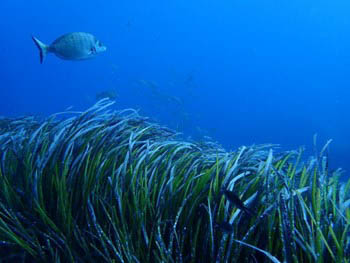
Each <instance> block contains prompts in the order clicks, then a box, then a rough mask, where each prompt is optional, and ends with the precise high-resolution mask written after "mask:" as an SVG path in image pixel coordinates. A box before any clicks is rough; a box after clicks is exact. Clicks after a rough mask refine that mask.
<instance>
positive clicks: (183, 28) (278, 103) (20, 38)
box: [0, 0, 350, 177]
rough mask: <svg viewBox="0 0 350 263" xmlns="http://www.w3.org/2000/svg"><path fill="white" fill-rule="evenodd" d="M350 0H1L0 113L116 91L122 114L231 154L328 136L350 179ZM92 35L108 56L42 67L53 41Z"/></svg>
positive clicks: (53, 106)
mask: <svg viewBox="0 0 350 263" xmlns="http://www.w3.org/2000/svg"><path fill="white" fill-rule="evenodd" d="M349 12H350V2H348V1H345V0H340V1H325V0H321V1H315V0H306V1H305V0H303V1H301V0H298V1H272V0H267V1H227V0H225V1H209V0H201V1H198V0H193V1H189V0H186V1H185V0H177V1H155V0H154V1H132V0H128V1H126V0H123V1H67V0H64V1H16V0H11V1H10V0H3V1H2V2H1V4H0V20H1V41H0V50H1V52H0V61H1V64H0V67H1V70H0V80H1V84H0V92H1V93H0V94H1V95H0V96H1V97H0V98H1V102H0V116H6V117H8V116H10V117H12V116H19V115H28V114H33V115H40V116H43V117H44V116H48V115H50V114H53V113H55V112H59V111H63V110H65V109H66V108H68V107H70V106H72V107H73V108H72V109H73V110H85V109H86V108H88V107H90V106H91V105H92V104H93V103H95V102H96V94H100V93H101V92H104V91H113V92H115V93H116V94H117V98H116V101H117V103H116V106H115V107H116V108H117V109H124V108H135V109H139V110H140V111H139V112H140V114H141V115H143V116H147V117H150V118H151V119H152V120H155V121H157V122H159V123H161V124H163V125H166V126H168V127H170V128H172V129H176V130H178V131H180V132H183V133H184V136H185V137H191V138H193V139H195V140H201V139H203V138H204V139H205V138H206V137H205V136H209V137H211V138H212V139H213V140H215V141H218V142H219V143H220V144H221V145H222V146H223V147H224V148H225V149H227V150H230V149H235V148H237V147H239V146H241V145H251V144H261V143H274V144H280V145H281V147H282V149H288V150H289V149H297V148H299V147H300V146H305V147H306V151H307V152H311V153H312V152H313V135H314V134H316V133H317V134H318V145H319V147H321V146H322V145H323V144H324V143H325V142H326V141H327V140H328V139H333V142H332V143H331V146H330V155H329V158H330V165H331V167H333V168H337V167H342V168H344V169H345V170H346V173H345V176H346V177H347V176H348V175H349V173H348V171H349V170H350V162H349V146H350V142H349V135H348V134H349V131H350V118H349V112H350V105H349V96H350V89H349V85H350V79H349V70H350V34H349V28H350V17H349V15H348V14H349ZM75 31H83V32H90V33H92V34H94V35H95V36H96V37H97V38H98V39H99V40H101V41H102V42H103V43H104V44H105V45H106V46H107V52H105V53H104V54H102V55H101V56H98V57H96V58H94V59H92V60H87V61H81V62H71V61H64V60H60V59H58V58H56V57H54V56H53V55H49V56H48V57H47V58H46V59H45V61H44V63H43V64H42V65H41V64H40V62H39V54H38V50H37V48H36V47H35V45H34V43H33V42H32V40H31V36H32V35H34V36H35V37H37V38H38V39H40V40H41V41H43V42H44V43H47V44H49V43H51V42H52V41H54V40H55V39H56V38H57V37H59V36H61V35H62V34H65V33H68V32H75Z"/></svg>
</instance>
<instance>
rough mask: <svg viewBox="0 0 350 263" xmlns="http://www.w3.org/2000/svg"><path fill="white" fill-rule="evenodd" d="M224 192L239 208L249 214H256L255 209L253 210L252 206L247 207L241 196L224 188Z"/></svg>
mask: <svg viewBox="0 0 350 263" xmlns="http://www.w3.org/2000/svg"><path fill="white" fill-rule="evenodd" d="M222 192H223V194H224V195H225V197H226V198H227V199H228V200H229V201H230V202H231V203H233V204H234V205H235V206H237V207H238V208H239V209H241V210H242V211H244V212H245V213H247V214H249V215H251V216H252V215H255V213H254V211H253V210H251V209H250V208H248V207H246V206H245V205H244V203H243V202H242V200H241V199H239V197H238V196H237V195H236V194H235V193H234V192H232V191H229V190H223V191H222Z"/></svg>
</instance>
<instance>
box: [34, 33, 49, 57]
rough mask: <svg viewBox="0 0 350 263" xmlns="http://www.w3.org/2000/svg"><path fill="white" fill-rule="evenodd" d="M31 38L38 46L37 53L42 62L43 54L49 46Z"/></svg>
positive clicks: (45, 53) (47, 50)
mask: <svg viewBox="0 0 350 263" xmlns="http://www.w3.org/2000/svg"><path fill="white" fill-rule="evenodd" d="M32 39H33V41H34V44H35V45H36V46H37V47H38V49H39V53H40V63H41V64H42V63H43V61H44V58H45V56H46V55H47V53H48V52H49V46H48V45H45V44H44V43H43V42H41V41H40V40H39V39H37V38H35V37H34V36H32Z"/></svg>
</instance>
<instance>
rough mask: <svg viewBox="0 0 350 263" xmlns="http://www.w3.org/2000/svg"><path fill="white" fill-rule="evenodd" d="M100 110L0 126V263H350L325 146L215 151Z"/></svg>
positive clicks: (344, 219) (345, 215)
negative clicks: (306, 151)
mask: <svg viewBox="0 0 350 263" xmlns="http://www.w3.org/2000/svg"><path fill="white" fill-rule="evenodd" d="M111 105H112V102H111V101H108V100H101V101H99V102H98V103H97V104H95V105H94V106H93V107H91V108H90V109H88V110H87V111H85V112H66V113H64V115H63V116H64V117H63V116H62V115H61V114H55V115H53V116H51V117H49V118H47V119H45V120H37V119H36V118H33V117H23V118H16V119H6V118H3V119H1V120H0V150H1V152H0V189H1V191H0V258H1V262H294V263H296V262H350V232H349V222H350V209H349V205H350V194H349V188H350V182H341V181H340V180H339V178H340V176H341V175H342V171H341V170H340V169H338V170H335V171H332V172H331V171H329V169H328V159H327V154H326V153H327V147H328V143H327V144H326V145H325V146H324V147H323V148H320V150H319V152H317V153H315V156H311V157H305V156H303V151H302V149H300V150H297V151H288V152H281V151H278V149H277V148H276V147H275V146H274V145H253V146H249V147H248V146H242V147H240V148H239V149H237V150H236V151H234V152H226V151H225V150H224V149H222V148H221V147H220V146H219V145H217V144H216V143H213V142H186V141H184V140H181V139H180V138H181V137H180V136H179V134H177V133H176V132H174V131H172V130H170V129H167V128H165V127H162V126H160V125H158V124H155V123H152V122H150V121H149V120H148V119H147V118H144V117H141V116H139V115H138V113H137V112H135V111H133V110H124V111H112V110H111V108H110V106H111ZM68 114H71V115H68ZM223 190H226V191H231V192H233V193H235V194H236V195H237V196H238V197H239V199H240V200H242V202H243V203H244V206H246V207H248V208H249V209H250V210H251V211H253V213H252V214H248V213H245V212H244V211H243V210H242V209H240V208H239V207H237V206H236V205H235V204H234V203H231V202H230V200H228V199H227V198H226V197H225V195H223V194H222V191H223Z"/></svg>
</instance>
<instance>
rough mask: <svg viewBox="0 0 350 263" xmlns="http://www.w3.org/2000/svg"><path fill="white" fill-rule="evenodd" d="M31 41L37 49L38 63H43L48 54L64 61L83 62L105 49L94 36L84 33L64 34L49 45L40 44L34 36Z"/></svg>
mask: <svg viewBox="0 0 350 263" xmlns="http://www.w3.org/2000/svg"><path fill="white" fill-rule="evenodd" d="M32 39H33V41H34V43H35V45H36V46H37V47H38V49H39V52H40V63H43V61H44V58H45V56H46V55H47V54H48V53H53V54H55V55H56V56H57V57H59V58H61V59H66V60H83V59H88V58H92V57H94V56H96V55H97V54H98V53H101V52H104V51H106V49H107V48H106V46H105V45H103V44H102V43H101V42H100V41H99V40H97V39H96V37H95V36H94V35H92V34H90V33H84V32H74V33H68V34H65V35H63V36H61V37H59V38H57V39H56V40H55V41H54V42H52V44H51V45H46V44H44V43H42V42H41V41H40V40H39V39H37V38H35V37H34V36H32Z"/></svg>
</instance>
